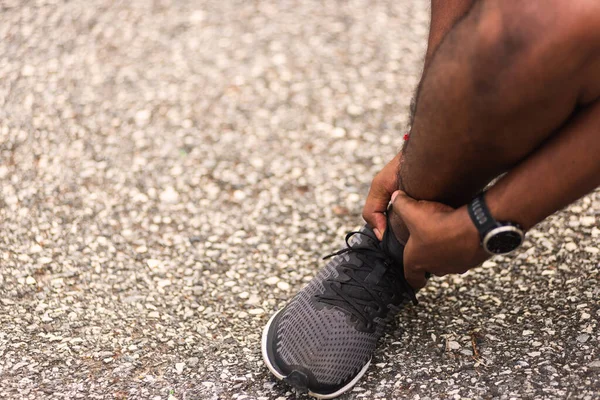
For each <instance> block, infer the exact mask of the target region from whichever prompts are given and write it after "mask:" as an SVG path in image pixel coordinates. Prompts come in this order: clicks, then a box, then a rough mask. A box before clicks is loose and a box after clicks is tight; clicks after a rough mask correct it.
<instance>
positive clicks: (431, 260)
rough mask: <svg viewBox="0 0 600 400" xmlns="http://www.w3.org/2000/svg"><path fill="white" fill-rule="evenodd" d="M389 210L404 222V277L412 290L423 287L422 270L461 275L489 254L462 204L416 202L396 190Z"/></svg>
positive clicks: (423, 271) (423, 272)
mask: <svg viewBox="0 0 600 400" xmlns="http://www.w3.org/2000/svg"><path fill="white" fill-rule="evenodd" d="M392 203H393V209H392V210H393V211H392V212H394V213H395V214H396V215H397V216H398V217H400V218H401V219H402V221H403V222H404V223H405V224H406V227H407V228H408V231H409V232H410V237H409V239H408V242H406V246H405V247H404V276H405V277H406V280H407V281H408V283H409V284H410V285H411V286H412V287H413V288H414V289H420V288H422V287H423V286H425V284H426V282H427V280H426V278H425V273H426V272H429V273H431V274H433V275H436V276H444V275H447V274H456V273H458V274H463V273H465V272H467V271H468V270H469V269H471V268H473V267H476V266H478V265H480V264H481V263H482V262H484V261H485V260H487V259H488V258H489V257H490V255H489V254H488V253H486V252H485V250H483V248H482V247H481V245H480V243H479V233H478V232H477V229H476V228H475V225H473V222H472V221H471V219H470V217H469V214H468V212H467V208H466V206H464V207H461V208H459V209H454V208H452V207H449V206H447V205H445V204H442V203H436V202H432V201H423V200H421V201H417V200H415V199H413V198H411V197H409V196H407V195H406V193H404V192H402V191H400V190H398V191H396V192H394V193H393V195H392Z"/></svg>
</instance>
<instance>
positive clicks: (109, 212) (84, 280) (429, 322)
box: [0, 0, 600, 400]
mask: <svg viewBox="0 0 600 400" xmlns="http://www.w3.org/2000/svg"><path fill="white" fill-rule="evenodd" d="M0 9H1V12H0V76H1V77H2V80H1V82H2V84H0V187H1V191H0V227H1V232H2V234H1V235H0V303H1V307H0V354H1V357H0V396H2V397H7V398H23V399H34V398H35V399H38V398H44V399H59V398H60V399H64V398H85V399H104V398H115V399H125V398H128V399H130V398H131V399H135V398H140V399H165V398H168V399H170V400H173V399H190V398H200V399H218V398H219V399H227V398H232V399H238V400H241V399H287V398H295V396H296V395H295V394H294V393H293V392H292V391H290V389H289V388H288V387H287V386H285V385H284V384H281V383H278V382H275V381H274V379H273V377H272V376H271V375H270V374H269V373H268V372H267V370H266V369H265V368H264V367H263V365H262V362H261V358H260V353H259V338H260V331H261V328H262V326H263V325H264V323H265V322H266V321H267V318H268V315H269V314H270V313H271V312H272V311H273V310H275V309H278V308H280V307H282V306H283V305H284V304H285V302H286V300H287V299H288V298H289V297H290V296H292V295H293V293H294V292H295V291H297V290H298V289H299V288H300V287H302V285H303V284H304V283H305V282H306V281H307V280H309V279H310V278H311V277H312V276H313V275H314V273H315V270H316V268H317V267H318V266H319V265H321V264H320V263H319V261H318V260H319V257H320V256H323V255H325V254H328V253H329V252H331V251H332V250H335V249H337V248H338V246H339V245H340V244H341V239H342V238H343V235H344V233H345V232H346V231H348V230H351V229H353V228H354V227H355V226H356V225H357V224H359V223H360V221H361V219H360V211H361V206H362V201H363V199H364V197H365V195H366V193H367V191H368V187H369V183H370V180H371V178H372V177H373V176H374V174H375V173H376V172H377V171H378V170H379V169H380V168H381V167H382V166H383V165H384V164H385V162H386V160H388V159H389V158H391V157H392V156H393V154H394V153H395V150H396V148H397V146H398V145H399V142H400V140H401V136H402V131H403V129H405V127H406V123H407V108H408V104H409V101H410V98H411V96H412V91H413V89H414V87H415V86H416V84H417V81H418V79H419V74H420V69H421V64H422V61H421V60H422V55H423V50H424V44H425V37H426V34H427V23H428V12H427V8H426V4H425V2H424V1H418V2H416V1H366V0H353V1H350V2H343V3H340V2H316V1H281V2H268V1H264V2H244V1H233V0H231V1H191V0H183V1H177V2H176V1H170V0H156V1H153V2H145V1H141V0H132V1H129V2H112V1H107V0H96V1H93V2H88V1H82V0H79V1H63V0H40V1H36V2H21V1H19V0H5V1H3V2H2V4H0ZM599 210H600V193H599V192H595V193H593V194H590V195H589V196H586V197H585V198H583V199H582V200H580V201H579V202H577V203H576V204H574V205H573V206H571V207H569V208H568V209H566V210H564V211H563V212H561V213H559V214H558V215H556V216H554V217H552V218H551V219H549V220H548V221H546V222H544V223H543V224H540V225H539V226H538V227H536V229H535V230H533V231H532V232H531V233H530V234H529V236H528V240H527V242H526V244H525V246H524V249H523V250H522V251H520V252H519V253H518V254H517V255H515V256H511V257H503V258H502V257H497V258H495V259H494V260H493V262H487V263H486V264H484V265H483V266H482V267H480V268H478V269H477V270H474V271H472V272H470V273H468V274H466V275H464V276H456V277H448V278H444V279H434V280H433V281H432V283H431V285H430V286H429V287H428V288H426V289H425V290H424V291H423V292H422V294H421V295H420V297H421V303H420V305H419V306H417V307H408V308H407V309H406V310H404V311H403V312H402V313H401V315H400V316H399V317H398V319H397V323H396V324H395V325H394V326H393V327H392V328H391V329H390V334H389V335H387V336H386V337H385V338H384V340H383V342H382V345H381V347H380V348H379V349H378V351H377V353H376V354H375V358H374V362H373V367H372V368H371V369H370V370H369V372H368V374H367V375H366V377H365V378H364V379H363V380H362V381H361V382H359V384H358V386H357V387H356V388H354V390H353V391H352V392H350V393H349V394H348V395H346V396H345V398H346V399H361V398H365V399H371V398H404V397H406V398H411V399H437V398H442V397H444V398H473V399H479V398H500V399H509V398H539V399H548V398H556V399H562V398H571V399H593V398H598V394H599V393H600V378H599V375H600V350H599V343H600V333H599V332H600V331H599V329H600V328H599V326H598V325H599V324H598V321H599V320H600V307H599V304H598V298H600V286H599V284H598V282H599V279H600V277H599V272H598V270H599V263H600V254H599V247H600V246H599V237H600V230H599V229H598V227H599V223H598V220H599V219H600V214H599ZM299 397H300V398H303V396H299Z"/></svg>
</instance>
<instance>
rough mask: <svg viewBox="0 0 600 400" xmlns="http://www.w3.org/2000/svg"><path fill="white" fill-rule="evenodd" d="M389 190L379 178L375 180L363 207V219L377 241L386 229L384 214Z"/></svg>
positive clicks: (388, 198)
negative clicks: (371, 229)
mask: <svg viewBox="0 0 600 400" xmlns="http://www.w3.org/2000/svg"><path fill="white" fill-rule="evenodd" d="M391 192H392V191H391V190H389V189H388V185H385V184H384V183H382V182H381V181H380V179H379V178H377V177H376V178H375V179H374V180H373V183H372V184H371V189H370V190H369V195H368V196H367V201H366V202H365V206H364V207H363V214H362V215H363V218H364V220H365V221H367V223H368V224H369V226H371V228H373V231H374V232H375V235H376V236H377V238H378V239H379V240H381V239H382V238H383V232H385V229H386V218H385V212H386V210H387V206H388V204H389V202H390V198H391Z"/></svg>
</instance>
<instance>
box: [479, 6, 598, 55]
mask: <svg viewBox="0 0 600 400" xmlns="http://www.w3.org/2000/svg"><path fill="white" fill-rule="evenodd" d="M599 25H600V2H599V1H597V0H580V1H565V0H545V1H543V2H542V1H522V0H484V1H482V2H481V11H480V17H479V24H478V28H479V29H478V31H479V32H478V33H479V35H480V38H481V44H482V46H493V47H496V48H497V47H498V46H503V47H504V49H503V50H504V51H509V52H511V51H512V52H515V51H525V50H536V51H544V50H549V51H553V52H560V51H561V50H567V51H569V50H580V51H588V52H589V51H592V50H593V51H597V50H598V47H600V30H599V29H598V26H599Z"/></svg>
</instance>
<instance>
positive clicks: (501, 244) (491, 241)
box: [484, 226, 523, 254]
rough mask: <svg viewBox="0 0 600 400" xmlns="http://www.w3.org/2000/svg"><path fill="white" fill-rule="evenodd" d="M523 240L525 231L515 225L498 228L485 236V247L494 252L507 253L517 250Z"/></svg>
mask: <svg viewBox="0 0 600 400" xmlns="http://www.w3.org/2000/svg"><path fill="white" fill-rule="evenodd" d="M522 242H523V232H522V231H521V230H520V229H519V228H517V227H515V226H503V227H500V228H496V229H494V230H492V231H491V232H490V233H488V234H487V235H486V237H485V243H484V247H485V249H486V250H487V251H488V252H490V253H492V254H506V253H510V252H511V251H513V250H516V249H517V248H518V247H519V246H520V245H521V243H522Z"/></svg>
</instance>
